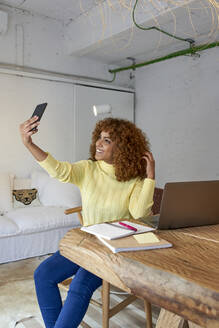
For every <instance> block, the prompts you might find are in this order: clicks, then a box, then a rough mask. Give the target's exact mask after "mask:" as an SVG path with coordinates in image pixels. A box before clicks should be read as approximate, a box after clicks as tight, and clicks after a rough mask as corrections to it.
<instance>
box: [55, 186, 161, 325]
mask: <svg viewBox="0 0 219 328" xmlns="http://www.w3.org/2000/svg"><path fill="white" fill-rule="evenodd" d="M162 195H163V189H161V188H155V192H154V204H153V207H152V213H153V214H158V213H159V212H160V204H161V200H162ZM81 211H82V207H75V208H70V209H67V210H66V211H65V214H71V213H77V214H78V217H79V220H80V223H81V224H82V225H83V217H82V214H81ZM71 281H72V278H69V279H66V280H64V281H62V282H61V283H60V284H59V287H60V288H63V289H65V290H68V288H69V285H70V283H71ZM101 296H102V297H101V298H102V303H99V302H97V301H95V300H93V299H91V301H90V302H91V303H92V304H94V305H96V306H98V307H101V308H102V327H103V328H109V319H110V318H111V317H113V316H114V315H115V314H117V313H118V312H120V311H121V310H122V309H124V308H125V307H126V306H128V305H129V304H130V303H132V302H134V301H135V300H136V299H137V297H136V296H135V295H129V296H128V297H127V298H126V299H125V300H123V301H122V302H120V303H118V304H117V305H116V306H114V307H113V308H110V283H108V282H107V281H105V280H103V282H102V291H101ZM144 309H145V313H146V322H147V324H146V327H147V328H152V311H151V304H150V303H149V302H148V301H146V300H144ZM81 325H82V327H84V328H91V327H90V326H89V325H87V324H86V323H84V322H82V323H81Z"/></svg>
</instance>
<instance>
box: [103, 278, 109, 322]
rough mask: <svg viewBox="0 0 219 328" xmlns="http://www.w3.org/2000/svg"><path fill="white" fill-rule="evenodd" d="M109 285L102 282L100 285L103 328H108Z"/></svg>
mask: <svg viewBox="0 0 219 328" xmlns="http://www.w3.org/2000/svg"><path fill="white" fill-rule="evenodd" d="M109 294H110V284H109V283H108V282H107V281H105V280H103V283H102V325H103V328H109V311H110V295H109Z"/></svg>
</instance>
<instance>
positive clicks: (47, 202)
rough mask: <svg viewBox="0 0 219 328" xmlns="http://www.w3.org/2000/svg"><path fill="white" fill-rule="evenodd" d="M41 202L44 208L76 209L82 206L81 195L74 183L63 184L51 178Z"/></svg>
mask: <svg viewBox="0 0 219 328" xmlns="http://www.w3.org/2000/svg"><path fill="white" fill-rule="evenodd" d="M40 201H41V203H42V204H43V205H44V206H61V207H69V208H71V207H76V206H81V194H80V190H79V188H78V187H76V186H75V185H73V184H72V183H62V182H60V181H58V180H57V179H54V178H49V179H48V182H47V183H46V185H45V187H44V188H43V191H42V194H41V195H40Z"/></svg>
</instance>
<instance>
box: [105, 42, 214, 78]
mask: <svg viewBox="0 0 219 328" xmlns="http://www.w3.org/2000/svg"><path fill="white" fill-rule="evenodd" d="M218 46H219V42H213V43H209V44H202V45H199V46H193V47H190V48H187V49H184V50H180V51H176V52H173V53H171V54H169V55H166V56H164V57H160V58H156V59H152V60H149V61H146V62H143V63H139V64H135V65H130V66H125V67H120V68H116V69H110V70H109V72H110V73H114V74H115V73H118V72H122V71H127V70H130V69H135V68H139V67H143V66H147V65H151V64H155V63H159V62H161V61H164V60H167V59H171V58H175V57H179V56H185V55H188V54H191V55H192V54H195V53H196V52H198V51H203V50H206V49H210V48H214V47H218Z"/></svg>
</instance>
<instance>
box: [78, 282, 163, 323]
mask: <svg viewBox="0 0 219 328" xmlns="http://www.w3.org/2000/svg"><path fill="white" fill-rule="evenodd" d="M100 292H101V289H100V288H99V289H98V290H97V291H96V292H95V294H94V296H93V298H94V299H96V300H98V301H101V294H100ZM112 292H113V293H114V292H116V293H117V292H119V290H118V289H116V288H112ZM124 298H125V296H124V295H120V294H111V295H110V300H111V307H112V306H114V305H116V303H117V302H120V301H122V300H123V299H124ZM159 311H160V310H159V309H158V308H157V307H154V306H153V326H154V327H155V325H156V321H157V318H158V315H159ZM101 320H102V316H101V309H99V308H98V307H96V306H95V305H92V304H90V305H89V308H88V311H87V314H86V316H85V317H84V322H85V323H87V324H89V325H90V326H91V327H92V328H101V327H102V324H101ZM82 327H83V326H82V325H80V328H82ZM124 327H125V328H141V327H142V328H145V327H146V323H145V312H144V306H143V301H141V300H140V299H138V300H136V301H135V302H133V303H132V304H130V305H129V306H127V307H126V308H125V309H123V310H122V311H121V312H120V313H118V314H117V315H115V316H114V317H113V318H111V319H110V328H124ZM83 328H84V327H83Z"/></svg>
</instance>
